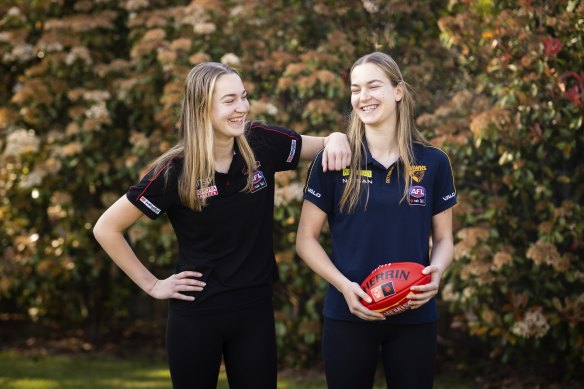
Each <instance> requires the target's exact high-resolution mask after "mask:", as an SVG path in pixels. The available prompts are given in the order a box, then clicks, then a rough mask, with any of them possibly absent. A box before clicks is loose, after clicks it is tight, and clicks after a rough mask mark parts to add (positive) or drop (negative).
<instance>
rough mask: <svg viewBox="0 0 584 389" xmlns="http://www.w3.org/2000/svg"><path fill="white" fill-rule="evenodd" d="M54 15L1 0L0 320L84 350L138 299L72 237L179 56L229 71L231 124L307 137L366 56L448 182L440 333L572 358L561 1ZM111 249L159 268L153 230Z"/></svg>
mask: <svg viewBox="0 0 584 389" xmlns="http://www.w3.org/2000/svg"><path fill="white" fill-rule="evenodd" d="M58 3H59V6H56V5H55V3H54V2H45V1H18V0H9V1H4V2H2V4H0V15H4V16H2V19H1V20H0V77H1V78H2V83H0V134H1V135H0V220H1V221H2V222H1V223H2V229H1V230H0V242H1V245H2V260H1V261H0V298H1V299H2V300H0V311H2V312H15V313H25V314H26V315H27V316H28V317H29V318H30V319H31V320H41V321H44V322H47V321H49V322H51V323H53V324H55V325H58V326H59V328H61V327H63V328H68V327H74V326H79V325H85V326H86V328H87V329H88V331H89V332H88V334H89V335H91V336H93V337H94V338H97V337H99V335H100V334H101V333H103V331H104V330H106V329H108V328H112V327H115V326H116V325H124V323H127V321H128V320H131V319H132V315H133V313H132V312H133V311H132V310H131V304H130V303H129V301H134V300H135V299H136V297H137V296H139V297H140V298H143V299H145V297H144V296H143V295H141V294H140V293H141V292H140V291H139V290H138V289H137V288H136V287H135V286H132V285H131V282H130V281H129V280H128V279H127V277H125V276H124V275H123V274H121V272H120V271H119V270H118V269H117V268H116V267H115V266H114V265H113V263H112V262H111V261H110V260H109V259H108V258H107V257H106V255H105V254H104V253H103V251H102V250H101V249H100V247H99V246H98V245H97V243H96V242H95V241H94V239H93V238H92V235H91V229H92V227H93V223H94V222H95V221H96V219H97V218H98V216H99V215H100V213H101V212H103V210H104V209H105V208H106V207H107V206H109V205H110V204H111V203H112V202H113V201H115V199H116V198H117V197H118V196H120V195H121V194H122V193H123V192H125V190H126V189H127V188H128V186H129V185H130V184H132V183H134V182H135V181H137V180H138V179H139V177H140V176H141V174H143V173H144V169H145V168H146V167H147V165H148V163H149V162H150V161H151V160H152V159H153V158H155V157H156V156H157V155H159V154H160V153H161V152H163V151H165V150H166V149H168V147H169V146H170V145H171V144H173V142H174V136H175V132H174V125H175V122H176V114H177V112H176V109H177V104H178V102H179V101H180V98H181V91H182V83H183V79H184V77H185V75H186V74H187V72H188V70H189V69H190V68H191V67H192V66H193V65H194V64H196V63H199V62H202V61H207V60H214V61H221V62H225V63H227V64H229V65H232V66H234V67H236V68H238V69H240V71H241V74H242V76H243V79H244V81H245V84H246V88H247V89H248V90H249V92H250V97H251V101H252V108H251V109H252V115H251V117H253V118H256V119H263V120H266V121H268V122H273V123H277V124H281V125H285V126H289V127H291V128H293V129H295V130H297V131H299V132H301V133H304V134H326V133H328V132H329V131H342V130H343V129H344V128H345V125H346V123H345V118H346V115H347V113H348V109H349V104H348V100H349V99H348V96H349V90H348V85H347V81H348V73H347V72H348V70H349V68H350V66H351V64H352V62H353V61H354V60H355V59H356V58H358V57H359V56H361V55H363V54H365V53H368V52H371V51H373V50H384V51H387V52H389V53H390V54H392V55H393V56H394V57H395V58H396V60H397V62H398V63H399V64H400V66H401V67H402V71H403V72H404V74H405V77H406V79H407V80H409V82H410V83H411V84H412V85H413V86H414V87H415V89H416V100H417V101H418V104H419V105H418V111H417V112H418V115H419V116H418V124H419V126H420V127H421V128H422V130H423V131H424V132H425V133H426V134H427V135H428V136H429V137H430V138H432V139H433V142H434V143H435V144H437V145H439V146H441V147H443V148H444V149H445V150H446V151H447V152H448V153H449V154H450V155H451V157H452V162H453V165H454V169H455V173H456V182H457V186H458V192H459V198H460V205H458V206H457V207H456V208H455V213H456V220H455V228H456V232H457V245H456V261H455V263H454V264H453V267H452V269H451V271H450V272H449V273H448V276H447V279H446V280H445V282H444V289H443V299H444V300H446V301H447V302H448V303H449V305H450V307H451V310H452V312H453V315H454V318H455V319H454V321H453V323H452V324H453V325H455V326H458V328H464V329H466V330H467V331H468V332H469V333H470V334H473V335H478V336H480V337H482V338H484V339H486V340H488V343H485V346H486V347H487V348H489V349H490V350H492V351H493V355H496V356H503V357H505V358H511V357H515V356H516V355H530V356H533V357H535V358H539V357H540V356H545V358H550V359H552V360H555V361H558V360H559V358H560V357H561V358H563V359H564V360H568V364H571V365H574V366H575V365H576V364H577V363H581V362H582V359H581V358H582V355H581V353H579V352H578V351H577V350H579V349H580V348H581V346H582V317H583V316H582V313H583V309H584V308H583V307H584V300H583V299H582V296H583V295H582V284H583V277H584V276H583V274H584V273H583V265H582V264H581V262H580V261H578V260H579V259H580V257H581V255H580V254H582V226H583V222H582V209H581V205H580V204H581V203H582V192H583V188H582V170H583V166H582V163H581V162H580V161H579V160H578V159H577V158H576V151H577V150H578V149H579V148H580V149H581V148H582V131H581V130H582V111H583V106H584V100H583V99H584V98H583V88H584V86H583V81H582V80H583V79H584V73H582V71H581V66H580V65H581V63H582V52H583V50H582V49H583V47H582V23H581V21H579V19H578V18H580V19H581V15H582V7H583V5H582V3H581V2H578V1H565V2H559V1H557V2H535V1H534V2H531V1H524V2H521V4H520V5H516V4H514V2H498V3H496V4H495V3H494V2H491V1H480V2H469V1H446V0H444V1H430V2H429V1H422V0H410V1H376V0H363V1H353V2H346V3H345V2H341V3H339V2H336V1H332V0H330V1H329V0H313V1H300V0H288V1H283V0H282V1H273V2H265V4H264V3H262V4H263V5H262V6H261V7H260V6H258V5H256V4H255V3H254V2H243V1H239V0H232V1H219V0H217V1H212V0H211V1H194V2H193V3H189V2H187V1H174V2H172V4H171V5H169V4H170V3H171V2H168V1H162V0H128V1H124V2H118V1H113V0H101V1H67V0H61V1H60V2H58ZM304 170H305V169H299V171H297V172H289V173H282V174H279V175H278V177H277V181H278V188H277V193H276V204H277V207H276V212H275V219H276V223H275V231H274V236H275V242H276V243H275V244H276V247H275V249H276V253H277V260H278V262H279V266H280V275H281V279H282V282H281V283H280V285H278V287H277V290H276V305H277V312H276V315H277V319H278V320H277V333H278V342H279V343H278V344H279V348H280V356H281V358H282V361H281V362H282V363H283V364H286V365H304V366H306V365H309V364H310V363H313V362H314V361H315V360H316V359H317V357H318V354H319V342H320V309H321V305H322V297H323V293H324V288H325V285H324V283H323V282H322V281H321V280H320V279H319V278H318V277H316V276H315V275H314V274H313V273H312V272H311V271H309V270H308V269H307V267H306V266H304V265H303V264H302V262H301V261H300V260H299V259H298V257H297V256H296V255H295V252H294V240H295V231H296V225H297V221H298V216H299V209H300V201H301V187H302V184H303V180H304V174H305V173H304ZM144 219H145V218H144ZM128 238H129V240H130V242H131V244H132V246H133V247H134V248H135V250H136V252H137V254H138V256H139V257H140V258H141V259H142V260H143V261H144V262H145V263H146V264H147V266H149V267H150V268H151V269H152V270H153V271H154V272H155V273H156V274H158V275H159V276H161V277H162V276H166V275H168V274H169V273H170V272H171V271H172V264H173V261H174V258H175V253H176V251H175V242H174V237H173V234H172V231H171V228H170V226H169V224H168V223H167V222H165V221H160V222H151V221H148V220H142V221H140V222H139V223H138V224H137V225H136V226H134V227H132V228H131V229H130V230H129V232H128ZM324 243H325V245H328V238H325V239H324ZM525 351H529V353H528V354H526V353H525Z"/></svg>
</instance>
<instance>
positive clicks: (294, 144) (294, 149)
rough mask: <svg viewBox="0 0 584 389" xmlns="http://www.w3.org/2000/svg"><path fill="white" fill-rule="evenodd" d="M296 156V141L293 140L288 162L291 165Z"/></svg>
mask: <svg viewBox="0 0 584 389" xmlns="http://www.w3.org/2000/svg"><path fill="white" fill-rule="evenodd" d="M294 154H296V139H292V143H291V144H290V154H288V158H287V159H286V162H288V163H290V162H292V160H293V159H294Z"/></svg>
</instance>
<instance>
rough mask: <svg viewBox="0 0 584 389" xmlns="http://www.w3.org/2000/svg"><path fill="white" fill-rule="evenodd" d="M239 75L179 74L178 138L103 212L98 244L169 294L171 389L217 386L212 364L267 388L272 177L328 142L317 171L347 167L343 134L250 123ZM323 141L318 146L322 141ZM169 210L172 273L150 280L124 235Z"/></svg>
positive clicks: (233, 379)
mask: <svg viewBox="0 0 584 389" xmlns="http://www.w3.org/2000/svg"><path fill="white" fill-rule="evenodd" d="M248 111H249V103H248V100H247V93H246V91H245V88H244V86H243V83H242V81H241V79H240V77H239V76H238V74H237V73H236V72H235V71H234V70H233V69H231V68H229V67H227V66H225V65H222V64H219V63H203V64H199V65H197V66H195V67H194V68H193V69H192V70H191V72H190V73H189V75H188V76H187V79H186V85H185V91H184V99H183V102H182V107H181V114H180V120H179V123H180V124H179V141H178V143H177V145H176V146H174V147H173V148H172V149H170V150H169V151H168V152H166V153H165V154H164V155H162V156H161V157H160V158H159V159H158V160H157V161H155V162H154V164H153V168H152V170H151V171H150V172H149V173H148V174H146V176H145V177H144V178H143V179H142V180H141V181H140V182H139V183H138V184H137V185H135V186H132V187H131V188H130V190H129V191H128V192H127V193H126V195H125V196H122V197H121V198H120V199H119V200H118V201H117V202H116V203H115V204H113V205H112V206H111V207H110V208H109V209H108V210H106V211H105V213H104V214H103V215H102V216H101V217H100V219H99V220H98V221H97V223H96V225H95V227H94V234H95V237H96V238H97V240H98V241H99V243H100V244H101V245H102V247H103V248H104V249H105V251H106V252H107V253H108V254H109V255H110V257H111V258H112V259H113V260H114V261H115V263H116V264H117V265H118V266H119V267H120V268H121V269H122V270H123V271H124V272H126V274H127V275H128V276H129V277H130V278H131V279H132V280H133V281H134V282H135V283H136V284H137V285H138V286H139V287H140V288H142V289H143V290H144V291H145V292H146V293H148V294H149V295H151V296H152V297H154V298H157V299H169V300H170V303H169V316H168V323H167V337H166V341H167V352H168V360H169V367H170V372H171V378H172V382H173V386H174V388H177V389H178V388H215V387H216V385H217V379H218V374H219V367H220V364H221V358H222V357H223V359H224V361H225V366H226V372H227V378H228V380H229V385H230V387H231V388H275V387H276V368H277V360H276V341H275V330H274V315H273V308H272V283H273V282H274V281H275V280H276V279H277V277H278V273H277V268H276V263H275V260H274V253H273V245H272V224H273V209H274V174H275V173H276V172H277V171H283V170H290V169H294V168H296V166H297V164H298V161H299V159H312V158H314V156H315V155H316V153H317V151H318V150H320V149H321V148H322V147H323V146H326V148H325V150H326V151H325V152H326V153H327V158H328V160H327V161H326V162H325V163H324V164H323V169H324V168H325V167H326V168H331V169H340V168H342V167H344V166H347V165H348V162H349V159H350V149H349V144H348V142H347V138H346V136H345V135H344V134H339V133H335V134H331V135H329V137H327V138H329V139H323V138H319V137H309V136H301V135H299V134H297V133H295V132H294V131H291V130H289V129H286V128H283V127H279V126H273V125H266V124H261V123H251V124H248V125H246V121H245V119H246V115H247V113H248ZM323 140H324V142H323ZM163 213H166V214H167V215H168V218H169V220H170V222H171V224H172V226H173V228H174V231H175V233H176V237H177V241H178V245H179V250H178V251H179V252H178V260H177V263H176V272H175V274H173V275H171V276H170V277H168V278H166V279H162V280H159V279H158V278H156V277H155V276H154V275H153V274H152V273H151V272H150V271H149V270H148V269H146V268H145V267H144V265H143V264H142V263H141V262H140V260H139V259H138V258H137V257H136V255H135V254H134V252H133V251H132V249H131V248H130V247H129V245H128V243H127V242H126V240H125V239H124V236H123V231H124V230H126V229H127V228H128V227H129V226H131V225H132V224H133V223H134V222H136V221H137V220H138V219H139V218H140V217H141V216H142V215H143V214H145V215H146V216H148V217H149V218H152V219H155V218H157V217H159V216H160V215H162V214H163Z"/></svg>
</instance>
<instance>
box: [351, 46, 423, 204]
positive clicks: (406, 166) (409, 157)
mask: <svg viewBox="0 0 584 389" xmlns="http://www.w3.org/2000/svg"><path fill="white" fill-rule="evenodd" d="M365 63H371V64H374V65H376V66H378V67H379V68H380V69H381V70H383V72H384V73H385V75H386V76H387V78H389V81H390V82H391V85H392V86H393V87H394V88H395V87H397V86H398V85H401V86H402V88H403V96H402V98H401V100H400V101H397V102H396V103H397V115H396V116H397V118H396V131H397V134H396V135H397V144H398V154H399V155H398V157H399V160H401V162H402V165H403V171H402V174H403V175H404V178H405V187H404V192H403V196H402V198H401V200H400V202H401V201H403V200H404V199H405V198H406V197H407V195H408V191H409V189H410V186H411V183H412V178H411V176H410V170H411V167H412V165H413V164H414V162H415V161H414V150H413V145H414V143H421V144H424V145H430V143H429V142H428V141H427V140H426V138H424V136H423V135H422V133H421V132H420V131H419V130H418V129H417V128H416V125H415V123H414V118H413V115H414V108H415V103H414V100H413V97H412V92H411V90H410V87H409V86H408V84H407V83H406V82H405V81H404V79H403V77H402V74H401V72H400V70H399V67H398V66H397V64H396V63H395V61H394V60H393V58H391V57H390V56H389V55H387V54H385V53H381V52H374V53H371V54H367V55H364V56H363V57H361V58H359V59H358V60H357V61H356V62H355V63H354V64H353V66H352V67H351V72H350V74H352V73H353V69H355V67H356V66H358V65H362V64H365ZM364 135H365V124H364V123H363V122H362V121H361V119H359V115H357V114H356V113H355V111H354V110H353V111H351V114H350V116H349V126H348V129H347V137H348V138H349V144H350V146H351V152H352V157H351V165H350V172H349V175H348V177H347V184H346V186H345V189H344V190H343V195H342V196H341V201H340V209H341V210H343V211H344V210H346V211H348V212H349V213H351V212H353V211H354V210H355V208H356V207H357V204H359V199H360V197H361V187H362V185H361V179H362V177H361V171H360V169H361V162H362V160H363V158H367V155H366V151H365V145H364V144H363V138H364ZM398 174H400V173H399V170H398ZM368 198H369V187H367V199H368Z"/></svg>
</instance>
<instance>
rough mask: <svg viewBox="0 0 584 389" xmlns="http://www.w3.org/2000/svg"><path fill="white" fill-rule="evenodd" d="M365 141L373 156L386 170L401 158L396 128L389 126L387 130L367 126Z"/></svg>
mask: <svg viewBox="0 0 584 389" xmlns="http://www.w3.org/2000/svg"><path fill="white" fill-rule="evenodd" d="M365 139H367V147H369V151H370V152H371V156H372V157H373V158H374V159H375V160H376V161H377V162H379V163H381V164H382V165H383V166H385V167H386V168H388V167H389V166H391V165H392V164H393V163H394V162H395V161H397V159H398V158H399V147H398V143H397V133H396V131H395V126H393V128H392V127H389V126H388V127H386V129H385V130H379V129H376V128H371V127H369V126H366V127H365Z"/></svg>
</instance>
